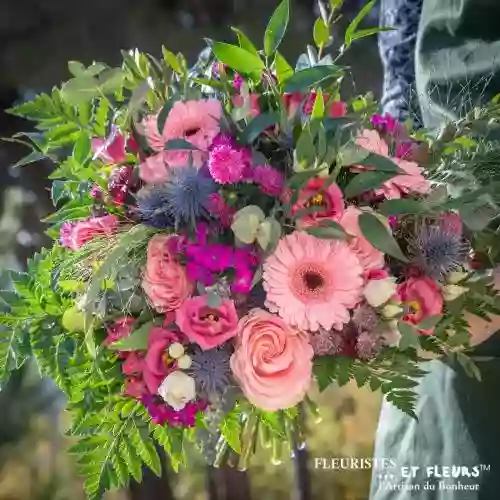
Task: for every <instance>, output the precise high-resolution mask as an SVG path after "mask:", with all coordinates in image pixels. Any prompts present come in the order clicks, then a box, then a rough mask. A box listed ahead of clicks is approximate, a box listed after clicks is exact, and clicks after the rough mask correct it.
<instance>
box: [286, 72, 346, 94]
mask: <svg viewBox="0 0 500 500" xmlns="http://www.w3.org/2000/svg"><path fill="white" fill-rule="evenodd" d="M341 73H342V68H340V67H339V66H334V65H328V66H314V67H312V68H307V69H303V70H302V71H298V72H297V73H294V74H293V75H292V76H290V77H289V78H288V80H287V81H286V83H285V89H284V90H285V92H297V91H301V90H306V89H308V88H310V87H314V86H316V85H319V84H320V83H322V82H325V81H326V80H331V79H333V78H336V77H338V76H339V74H341Z"/></svg>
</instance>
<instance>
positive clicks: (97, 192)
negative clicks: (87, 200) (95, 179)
mask: <svg viewBox="0 0 500 500" xmlns="http://www.w3.org/2000/svg"><path fill="white" fill-rule="evenodd" d="M89 194H90V197H91V198H94V200H101V199H102V189H101V188H100V187H99V186H98V185H97V184H94V185H93V186H92V188H91V189H90V193H89Z"/></svg>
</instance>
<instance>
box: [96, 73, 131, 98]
mask: <svg viewBox="0 0 500 500" xmlns="http://www.w3.org/2000/svg"><path fill="white" fill-rule="evenodd" d="M125 77H126V73H125V72H124V71H123V70H122V69H120V68H111V69H106V70H104V71H103V72H102V73H100V74H99V77H98V79H97V83H98V85H99V89H100V92H102V93H104V94H108V93H112V92H115V91H117V90H119V89H121V88H122V86H123V82H124V81H125Z"/></svg>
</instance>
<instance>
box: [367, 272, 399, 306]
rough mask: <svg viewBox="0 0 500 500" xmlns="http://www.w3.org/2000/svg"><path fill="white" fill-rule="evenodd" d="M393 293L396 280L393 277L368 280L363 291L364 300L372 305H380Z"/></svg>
mask: <svg viewBox="0 0 500 500" xmlns="http://www.w3.org/2000/svg"><path fill="white" fill-rule="evenodd" d="M395 293H396V280H395V279H394V278H383V279H381V280H370V281H368V283H367V284H366V286H365V289H364V291H363V294H364V296H365V299H366V301H367V302H368V304H370V305H371V306H372V307H380V306H381V305H383V304H385V303H386V302H387V301H388V300H389V299H390V298H391V297H392V296H393V295H394V294H395Z"/></svg>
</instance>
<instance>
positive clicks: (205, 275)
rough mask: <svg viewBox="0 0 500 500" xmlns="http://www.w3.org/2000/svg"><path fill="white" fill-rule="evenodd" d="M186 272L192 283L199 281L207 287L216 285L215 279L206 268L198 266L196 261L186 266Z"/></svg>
mask: <svg viewBox="0 0 500 500" xmlns="http://www.w3.org/2000/svg"><path fill="white" fill-rule="evenodd" d="M186 272H187V275H188V278H189V279H190V280H191V281H199V282H200V283H203V284H204V285H205V286H212V285H214V284H215V277H214V275H213V273H211V272H210V271H209V270H208V269H207V268H206V267H205V266H202V265H200V264H198V263H197V262H195V261H190V262H188V263H187V264H186Z"/></svg>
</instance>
